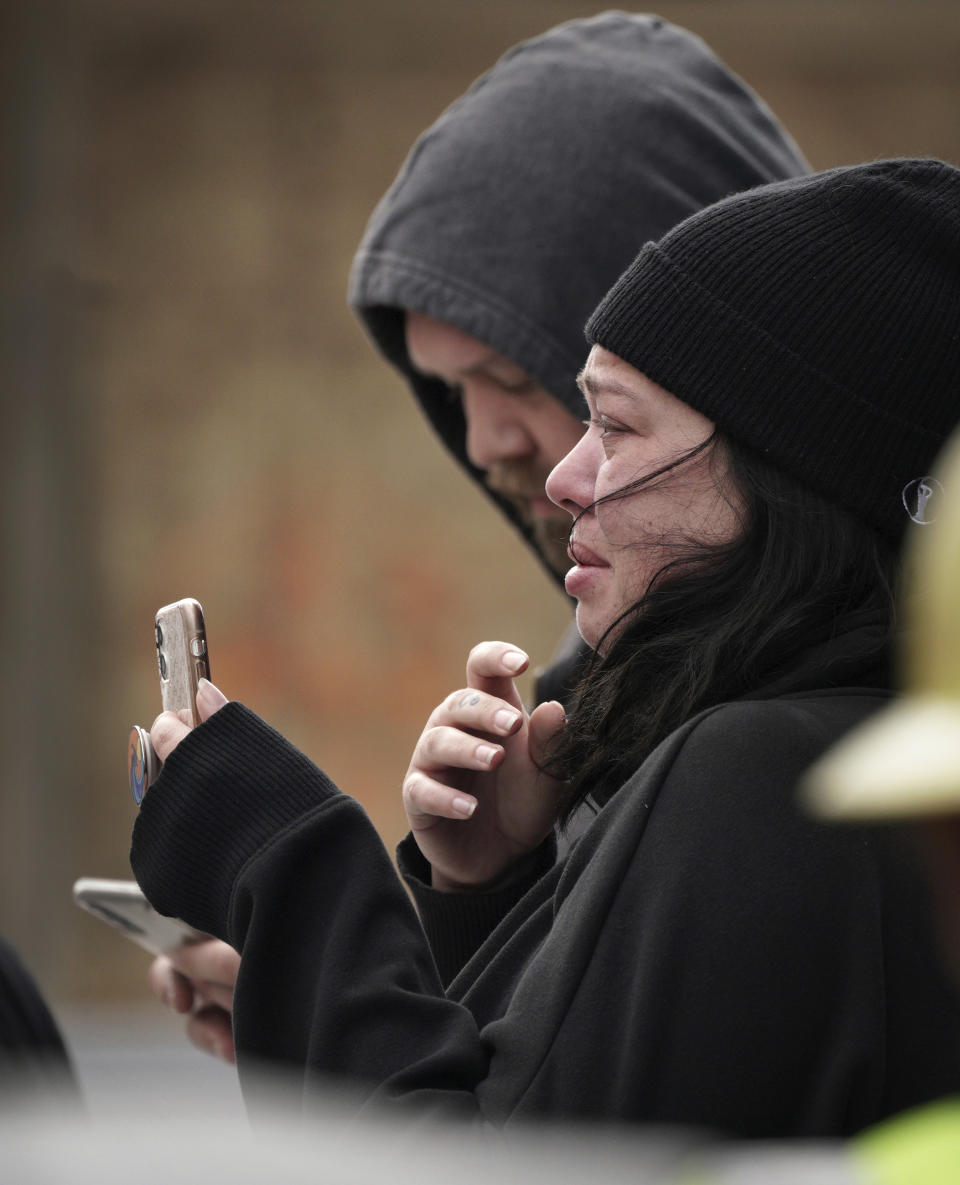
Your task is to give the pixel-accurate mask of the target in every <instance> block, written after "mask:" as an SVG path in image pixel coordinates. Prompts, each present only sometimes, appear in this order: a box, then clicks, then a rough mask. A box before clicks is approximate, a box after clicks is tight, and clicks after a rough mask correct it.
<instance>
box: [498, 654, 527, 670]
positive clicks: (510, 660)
mask: <svg viewBox="0 0 960 1185" xmlns="http://www.w3.org/2000/svg"><path fill="white" fill-rule="evenodd" d="M526 661H527V656H526V655H525V654H524V653H523V652H522V651H520V650H508V651H507V653H506V654H505V655H504V656H503V659H502V662H503V665H504V666H505V667H506V668H507V670H508V671H519V670H520V668H521V667H522V666H523V664H524V663H525V662H526Z"/></svg>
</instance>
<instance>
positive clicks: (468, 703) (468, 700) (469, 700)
mask: <svg viewBox="0 0 960 1185" xmlns="http://www.w3.org/2000/svg"><path fill="white" fill-rule="evenodd" d="M479 702H480V696H479V695H477V694H476V692H474V694H473V695H469V694H468V695H465V696H464V697H463V699H462V700H461V701H460V707H461V708H474V707H476V705H477V704H478V703H479Z"/></svg>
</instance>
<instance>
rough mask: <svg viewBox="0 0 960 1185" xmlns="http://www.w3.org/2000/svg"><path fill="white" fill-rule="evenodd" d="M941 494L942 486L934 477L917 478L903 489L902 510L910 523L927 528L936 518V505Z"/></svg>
mask: <svg viewBox="0 0 960 1185" xmlns="http://www.w3.org/2000/svg"><path fill="white" fill-rule="evenodd" d="M942 494H943V486H942V485H941V484H940V483H939V482H938V481H937V479H936V478H935V477H917V478H914V480H913V481H911V482H908V483H907V484H906V485H905V486H904V487H903V495H902V498H903V509H904V510H905V511H906V512H907V514H908V515H909V516H910V521H911V522H915V523H917V524H918V525H919V526H921V527H926V526H929V525H930V523H932V522H933V520H934V519H935V518H936V517H937V509H936V504H937V502H939V500H940V496H941V495H942Z"/></svg>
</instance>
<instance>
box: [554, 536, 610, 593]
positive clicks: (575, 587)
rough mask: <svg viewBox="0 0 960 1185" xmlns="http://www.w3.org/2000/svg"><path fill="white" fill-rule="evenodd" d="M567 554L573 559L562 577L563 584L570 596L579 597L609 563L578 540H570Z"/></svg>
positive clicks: (588, 588)
mask: <svg viewBox="0 0 960 1185" xmlns="http://www.w3.org/2000/svg"><path fill="white" fill-rule="evenodd" d="M567 555H568V556H569V557H570V559H571V560H572V561H573V567H572V568H571V569H570V570H569V572H567V574H566V576H565V577H564V579H563V586H564V588H565V589H566V590H567V592H568V593H569V594H570V596H571V597H577V598H578V599H580V598H582V597H583V596H584V595H585V594H586V593H587V592H588V591H589V590H590V588H591V587H592V586H593V585H594V584H595V582H596V581H597V580H598V579H599V578H600V574H601V573H602V572H603V570H604V569H605V568H609V567H610V565H609V564H608V563H607V562H606V560H603V559H601V558H600V556H598V555H597V553H596V552H595V551H591V550H590V548H589V547H587V546H586V545H585V544H583V543H581V542H580V541H579V540H571V541H570V545H569V547H568V548H567Z"/></svg>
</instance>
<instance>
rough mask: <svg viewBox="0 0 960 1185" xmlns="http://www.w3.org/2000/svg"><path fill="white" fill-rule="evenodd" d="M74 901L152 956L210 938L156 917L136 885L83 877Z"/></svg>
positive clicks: (172, 920)
mask: <svg viewBox="0 0 960 1185" xmlns="http://www.w3.org/2000/svg"><path fill="white" fill-rule="evenodd" d="M73 899H74V901H75V902H76V903H77V905H79V906H80V908H81V909H85V910H87V912H88V913H92V914H93V916H94V917H97V918H99V919H100V920H101V921H102V922H106V923H107V924H108V925H111V926H113V927H115V928H116V929H117V930H119V931H120V933H121V934H123V935H124V936H125V937H126V938H129V939H130V941H131V942H135V943H136V944H137V945H138V946H142V947H143V949H144V950H148V951H150V953H151V954H153V955H163V954H169V953H170V952H171V951H174V950H177V949H178V948H179V947H181V946H185V945H187V944H188V943H191V942H200V941H202V940H203V939H205V938H207V937H209V935H207V934H202V933H201V932H200V931H199V930H195V929H194V928H193V927H192V926H188V925H187V923H186V922H181V921H180V920H179V919H178V918H165V917H164V916H163V915H162V914H159V913H157V911H156V910H155V909H154V908H153V906H152V905H151V904H150V902H149V901H148V900H147V899H146V897H144V895H143V892H142V891H141V889H140V886H139V885H138V884H137V882H136V881H119V880H104V879H102V878H98V877H92V876H84V877H81V878H80V879H79V880H78V881H76V882H75V883H74V886H73Z"/></svg>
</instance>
